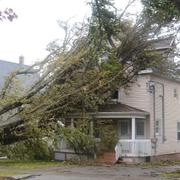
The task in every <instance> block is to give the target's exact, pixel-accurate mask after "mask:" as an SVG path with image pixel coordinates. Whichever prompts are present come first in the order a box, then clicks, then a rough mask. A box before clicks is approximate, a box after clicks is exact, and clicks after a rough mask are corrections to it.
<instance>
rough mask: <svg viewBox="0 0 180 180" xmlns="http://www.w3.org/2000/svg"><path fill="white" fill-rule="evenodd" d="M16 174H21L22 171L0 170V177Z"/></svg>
mask: <svg viewBox="0 0 180 180" xmlns="http://www.w3.org/2000/svg"><path fill="white" fill-rule="evenodd" d="M18 174H22V172H17V171H0V177H5V176H6V177H7V176H14V175H18ZM0 180H1V178H0Z"/></svg>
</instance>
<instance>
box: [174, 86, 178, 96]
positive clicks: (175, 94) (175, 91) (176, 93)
mask: <svg viewBox="0 0 180 180" xmlns="http://www.w3.org/2000/svg"><path fill="white" fill-rule="evenodd" d="M174 97H175V98H177V97H178V91H177V89H176V88H175V89H174Z"/></svg>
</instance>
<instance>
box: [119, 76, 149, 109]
mask: <svg viewBox="0 0 180 180" xmlns="http://www.w3.org/2000/svg"><path fill="white" fill-rule="evenodd" d="M149 80H150V77H149V76H139V77H137V80H136V81H135V82H134V83H132V84H130V87H128V88H126V89H120V96H119V101H120V102H121V103H124V104H127V105H129V106H132V107H135V108H138V109H141V110H144V111H147V112H149V110H150V105H151V104H150V98H151V97H150V94H149V92H148V91H147V83H148V81H149Z"/></svg>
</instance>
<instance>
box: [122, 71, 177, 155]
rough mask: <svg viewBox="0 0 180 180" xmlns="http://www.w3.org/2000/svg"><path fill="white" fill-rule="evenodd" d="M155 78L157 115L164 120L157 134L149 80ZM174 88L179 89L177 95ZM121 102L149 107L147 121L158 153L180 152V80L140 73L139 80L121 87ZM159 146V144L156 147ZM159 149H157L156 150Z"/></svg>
mask: <svg viewBox="0 0 180 180" xmlns="http://www.w3.org/2000/svg"><path fill="white" fill-rule="evenodd" d="M149 81H152V82H154V86H155V119H156V120H159V122H160V133H159V135H156V138H154V134H155V132H154V127H155V121H154V108H153V107H154V101H153V96H154V94H153V93H152V92H150V91H148V86H147V84H148V82H149ZM162 84H163V85H164V116H165V117H164V119H165V123H164V126H165V141H163V131H162V129H163V127H162V121H163V109H162V106H163V100H162V99H163V86H162ZM174 89H176V91H177V97H174ZM119 101H120V102H121V103H124V104H127V105H129V106H132V107H135V108H138V109H141V110H144V111H147V112H149V113H150V117H149V120H150V121H147V123H149V124H148V126H149V127H150V128H147V130H148V129H149V134H150V138H151V139H152V141H155V140H156V139H157V143H156V146H155V143H154V144H153V149H154V154H155V155H162V154H170V153H180V141H178V140H177V122H178V121H179V122H180V83H178V82H176V81H173V80H168V79H165V78H162V77H158V76H155V75H152V74H143V75H139V77H138V78H137V81H136V82H135V83H133V84H131V86H130V87H129V88H128V89H126V90H122V89H121V90H120V99H119ZM155 147H156V148H155ZM155 149H156V151H155Z"/></svg>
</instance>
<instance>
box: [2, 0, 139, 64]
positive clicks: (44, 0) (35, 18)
mask: <svg viewBox="0 0 180 180" xmlns="http://www.w3.org/2000/svg"><path fill="white" fill-rule="evenodd" d="M126 3H127V0H116V5H117V7H118V8H120V7H124V6H126ZM7 7H10V8H12V9H13V10H14V11H15V12H16V14H17V15H18V18H17V19H15V20H14V21H13V22H8V21H3V22H0V59H1V60H7V61H12V62H18V61H19V60H18V59H19V56H21V55H23V56H24V57H25V64H28V65H30V64H33V63H34V62H36V61H39V60H43V58H44V57H46V56H47V54H48V51H46V47H47V45H48V44H49V43H50V42H52V41H53V40H56V39H63V36H64V33H63V30H62V29H61V28H60V27H59V26H58V23H57V21H58V20H63V21H66V20H69V19H70V22H71V23H73V22H81V21H83V20H84V19H85V18H87V17H88V16H90V7H89V6H88V5H87V1H86V0H0V10H3V9H5V8H7ZM133 8H134V9H139V6H136V7H133Z"/></svg>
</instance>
